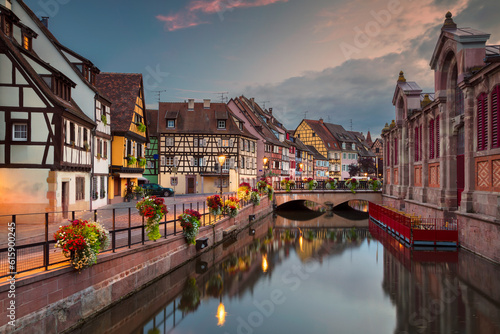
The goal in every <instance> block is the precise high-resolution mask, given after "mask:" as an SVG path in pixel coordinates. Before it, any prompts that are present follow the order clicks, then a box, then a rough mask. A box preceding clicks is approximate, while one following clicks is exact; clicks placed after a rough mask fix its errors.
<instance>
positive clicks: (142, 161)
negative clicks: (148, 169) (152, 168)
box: [139, 158, 146, 167]
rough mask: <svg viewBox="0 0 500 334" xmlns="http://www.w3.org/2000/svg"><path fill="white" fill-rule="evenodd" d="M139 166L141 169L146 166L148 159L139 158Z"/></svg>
mask: <svg viewBox="0 0 500 334" xmlns="http://www.w3.org/2000/svg"><path fill="white" fill-rule="evenodd" d="M139 166H141V167H144V166H146V158H139Z"/></svg>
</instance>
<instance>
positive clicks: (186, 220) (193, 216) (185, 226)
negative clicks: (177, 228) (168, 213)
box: [177, 209, 201, 245]
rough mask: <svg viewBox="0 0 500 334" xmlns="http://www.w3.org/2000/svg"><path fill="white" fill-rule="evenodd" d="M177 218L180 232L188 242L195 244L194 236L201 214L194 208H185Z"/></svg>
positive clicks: (196, 232)
mask: <svg viewBox="0 0 500 334" xmlns="http://www.w3.org/2000/svg"><path fill="white" fill-rule="evenodd" d="M177 219H178V220H179V221H180V222H181V226H182V233H183V234H184V237H185V238H186V241H187V242H188V243H189V244H192V245H195V244H196V236H197V235H198V232H199V230H200V219H201V214H200V213H199V212H198V211H196V210H191V209H186V210H184V213H183V214H181V215H179V217H177Z"/></svg>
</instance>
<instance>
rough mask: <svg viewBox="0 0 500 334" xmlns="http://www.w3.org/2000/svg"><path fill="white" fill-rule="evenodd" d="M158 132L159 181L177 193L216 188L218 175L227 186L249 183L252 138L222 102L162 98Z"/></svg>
mask: <svg viewBox="0 0 500 334" xmlns="http://www.w3.org/2000/svg"><path fill="white" fill-rule="evenodd" d="M159 136H160V148H159V149H160V151H159V154H160V173H159V177H158V178H159V183H160V184H161V185H162V186H164V187H175V191H176V193H179V194H185V193H211V192H218V191H219V189H220V185H221V184H220V182H221V181H222V189H223V191H226V192H227V191H236V190H237V188H238V185H239V183H240V182H241V181H246V182H249V183H251V184H252V183H254V180H255V178H256V176H257V146H256V141H257V138H256V137H255V136H253V135H252V134H251V133H250V132H249V131H248V130H247V129H246V127H245V126H244V122H243V121H242V120H241V118H238V117H236V115H234V114H233V113H232V112H231V110H230V109H229V108H228V106H227V105H226V104H224V103H211V102H210V100H204V102H203V103H195V102H194V100H193V99H190V100H189V101H188V102H183V103H174V102H161V103H160V108H159ZM219 156H224V158H225V159H224V164H223V165H222V166H220V165H219V160H218V157H219ZM220 167H222V170H221V168H220Z"/></svg>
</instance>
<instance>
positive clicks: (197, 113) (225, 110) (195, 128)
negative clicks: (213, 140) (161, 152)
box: [159, 102, 257, 139]
mask: <svg viewBox="0 0 500 334" xmlns="http://www.w3.org/2000/svg"><path fill="white" fill-rule="evenodd" d="M173 114H177V117H176V119H175V128H173V129H171V128H167V127H166V122H165V116H166V115H173ZM229 115H232V113H231V110H229V107H228V106H227V105H226V104H225V103H210V108H208V109H207V108H204V107H203V103H195V104H194V110H188V103H187V102H160V117H159V119H160V132H161V133H189V134H222V135H240V136H245V137H248V138H252V139H257V137H255V136H254V135H252V134H251V133H250V132H248V130H247V129H246V128H245V127H243V130H240V128H239V127H238V125H237V124H236V122H235V121H234V119H233V117H229ZM219 117H220V118H219ZM218 120H225V121H226V128H225V129H218V128H217V121H218Z"/></svg>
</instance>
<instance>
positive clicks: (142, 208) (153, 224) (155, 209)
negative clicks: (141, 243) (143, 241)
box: [135, 196, 168, 241]
mask: <svg viewBox="0 0 500 334" xmlns="http://www.w3.org/2000/svg"><path fill="white" fill-rule="evenodd" d="M135 207H136V208H137V210H139V214H140V215H141V216H143V217H144V218H147V220H146V231H147V232H148V238H149V240H153V241H155V240H157V239H160V238H161V234H160V227H159V223H160V221H161V219H162V218H163V216H164V215H166V214H167V213H168V210H167V206H166V205H165V204H164V200H163V198H159V197H156V196H151V197H150V196H148V197H145V198H144V199H143V200H141V201H139V202H137V204H136V205H135Z"/></svg>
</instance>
